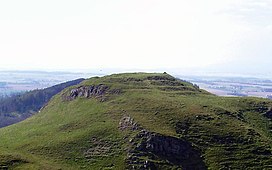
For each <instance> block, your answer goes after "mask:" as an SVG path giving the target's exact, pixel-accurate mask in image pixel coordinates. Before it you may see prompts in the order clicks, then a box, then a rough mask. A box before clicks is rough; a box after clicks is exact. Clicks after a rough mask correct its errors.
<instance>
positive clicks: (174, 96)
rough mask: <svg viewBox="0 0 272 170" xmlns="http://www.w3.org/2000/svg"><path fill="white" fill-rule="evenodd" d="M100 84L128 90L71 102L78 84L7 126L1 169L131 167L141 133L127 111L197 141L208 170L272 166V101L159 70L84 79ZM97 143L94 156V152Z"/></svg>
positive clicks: (0, 133) (143, 122)
mask: <svg viewBox="0 0 272 170" xmlns="http://www.w3.org/2000/svg"><path fill="white" fill-rule="evenodd" d="M98 84H105V85H107V86H109V87H110V89H119V90H120V91H121V93H120V94H106V98H107V100H106V101H105V102H100V101H99V100H97V99H95V98H91V99H85V98H78V99H76V100H73V101H63V99H62V95H65V94H67V93H68V92H69V90H70V89H72V88H74V87H70V88H68V89H66V90H64V91H63V92H62V93H60V94H58V95H56V96H55V97H54V98H53V99H52V100H51V101H50V102H49V104H48V105H47V107H46V108H45V109H43V111H42V112H40V113H38V114H37V115H35V116H33V117H31V118H29V119H27V120H25V121H23V122H21V123H18V124H15V125H12V126H9V127H6V128H2V129H0V137H1V140H0V153H1V154H0V169H1V167H2V168H5V167H9V168H12V169H60V168H61V169H82V168H83V169H125V166H126V165H125V159H126V156H127V148H128V142H127V141H126V140H125V137H127V136H128V135H131V136H133V134H131V133H129V132H127V131H121V130H119V129H118V125H119V121H120V119H121V118H122V117H123V116H124V115H129V116H131V117H133V118H134V120H135V121H136V122H137V123H138V124H139V125H140V126H141V127H143V128H145V129H147V130H149V131H151V132H157V133H160V134H163V135H168V136H174V137H178V138H182V139H185V140H187V141H189V142H191V143H192V144H193V146H195V147H196V148H198V149H199V150H200V151H201V154H202V157H203V161H204V162H205V163H206V166H207V168H208V169H224V168H233V169H241V168H242V169H247V168H252V169H265V168H267V169H268V168H271V167H269V166H270V165H272V158H271V155H266V153H267V152H269V151H270V152H271V142H272V138H271V131H270V128H271V121H269V120H268V119H266V118H265V117H263V113H264V112H265V109H267V108H268V107H271V106H272V102H271V101H269V100H266V99H258V98H234V97H232V98H225V97H217V96H214V95H212V94H209V93H208V92H206V91H204V90H201V89H198V88H197V87H195V86H194V85H192V84H190V83H188V82H183V81H179V80H176V79H174V78H173V77H172V76H170V75H168V74H159V73H129V74H115V75H111V76H105V77H101V78H91V79H89V80H86V81H84V82H82V83H81V85H98ZM260 108H261V109H260ZM108 146H110V147H108ZM90 149H91V151H93V152H92V154H91V157H89V156H88V155H87V156H86V152H87V151H88V150H90ZM94 151H96V152H94ZM168 168H169V167H168Z"/></svg>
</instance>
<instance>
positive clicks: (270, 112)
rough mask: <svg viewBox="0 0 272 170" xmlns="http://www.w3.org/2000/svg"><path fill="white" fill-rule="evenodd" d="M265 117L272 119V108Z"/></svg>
mask: <svg viewBox="0 0 272 170" xmlns="http://www.w3.org/2000/svg"><path fill="white" fill-rule="evenodd" d="M265 116H266V117H267V118H269V119H272V108H270V109H269V110H268V111H267V112H266V113H265Z"/></svg>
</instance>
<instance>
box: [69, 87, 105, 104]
mask: <svg viewBox="0 0 272 170" xmlns="http://www.w3.org/2000/svg"><path fill="white" fill-rule="evenodd" d="M108 90H109V87H108V86H106V85H103V84H100V85H91V86H80V87H77V88H74V89H72V90H70V93H69V94H68V95H66V96H65V97H64V99H65V100H68V101H71V100H74V99H76V98H78V97H84V98H90V97H98V96H102V95H104V94H105V93H106V92H107V91H108Z"/></svg>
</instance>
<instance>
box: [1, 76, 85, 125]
mask: <svg viewBox="0 0 272 170" xmlns="http://www.w3.org/2000/svg"><path fill="white" fill-rule="evenodd" d="M83 80H84V79H77V80H73V81H69V82H66V83H62V84H58V85H55V86H52V87H49V88H45V89H41V90H33V91H30V92H26V93H23V94H20V95H15V96H11V97H7V98H4V99H1V100H0V127H4V126H8V125H10V124H13V123H16V122H19V121H22V120H24V119H26V118H28V117H29V116H31V115H33V114H34V113H37V112H38V111H39V110H40V109H41V108H42V107H43V106H44V105H45V104H46V103H47V102H48V101H49V100H50V99H51V98H52V96H54V95H56V94H57V93H59V92H60V91H62V90H63V89H65V88H67V87H69V86H73V85H77V84H79V83H80V82H82V81H83Z"/></svg>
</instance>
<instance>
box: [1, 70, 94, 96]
mask: <svg viewBox="0 0 272 170" xmlns="http://www.w3.org/2000/svg"><path fill="white" fill-rule="evenodd" d="M94 75H97V74H92V73H69V72H40V71H0V97H4V96H9V95H12V94H18V93H21V92H25V91H30V90H34V89H43V88H46V87H50V86H53V85H56V84H59V83H62V82H66V81H69V80H74V79H77V78H87V77H91V76H94Z"/></svg>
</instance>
